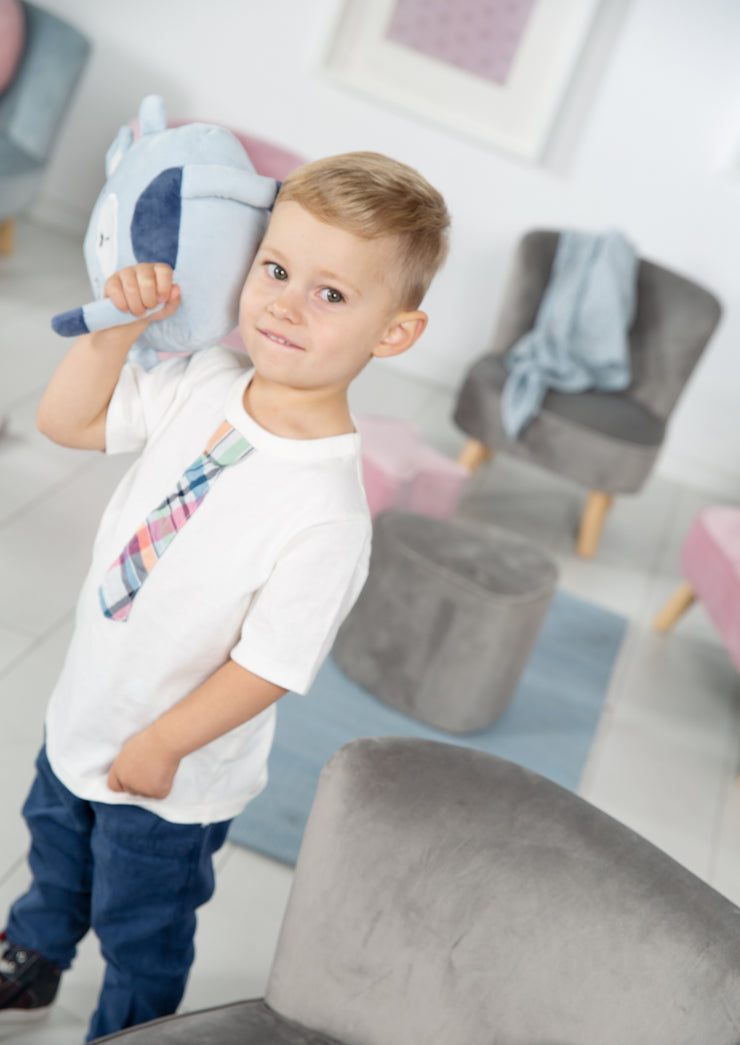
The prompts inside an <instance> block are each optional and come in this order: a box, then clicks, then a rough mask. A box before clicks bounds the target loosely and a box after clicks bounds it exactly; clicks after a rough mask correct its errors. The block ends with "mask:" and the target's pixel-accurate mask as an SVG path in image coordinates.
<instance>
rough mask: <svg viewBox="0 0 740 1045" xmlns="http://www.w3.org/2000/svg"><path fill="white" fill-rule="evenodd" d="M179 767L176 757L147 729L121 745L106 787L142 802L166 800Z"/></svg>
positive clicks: (152, 731) (153, 728) (178, 760)
mask: <svg viewBox="0 0 740 1045" xmlns="http://www.w3.org/2000/svg"><path fill="white" fill-rule="evenodd" d="M179 765H180V759H179V757H177V756H176V755H174V754H173V753H172V752H170V751H168V750H167V748H166V747H165V745H164V744H163V743H162V740H161V738H160V737H159V736H158V734H157V731H156V728H155V727H152V726H150V727H149V728H148V729H144V730H142V731H141V733H136V734H134V736H133V737H131V738H130V739H129V740H127V741H126V743H125V744H124V745H123V747H122V748H121V750H120V752H119V754H118V757H117V758H116V759H115V761H114V762H113V765H112V766H111V768H110V772H109V773H108V787H109V788H110V789H111V791H125V792H126V793H127V794H129V795H141V796H143V797H144V798H166V797H167V795H168V794H169V793H170V791H171V790H172V784H173V781H174V779H175V773H176V772H177V767H178V766H179Z"/></svg>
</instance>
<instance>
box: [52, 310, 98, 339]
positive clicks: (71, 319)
mask: <svg viewBox="0 0 740 1045" xmlns="http://www.w3.org/2000/svg"><path fill="white" fill-rule="evenodd" d="M51 326H52V330H53V331H54V333H55V334H61V336H62V337H79V336H80V335H81V334H89V333H90V328H89V327H88V325H87V323H86V321H85V313H84V312H83V311H82V309H81V308H71V309H70V310H69V312H60V313H58V315H56V316H54V318H53V319H52V321H51Z"/></svg>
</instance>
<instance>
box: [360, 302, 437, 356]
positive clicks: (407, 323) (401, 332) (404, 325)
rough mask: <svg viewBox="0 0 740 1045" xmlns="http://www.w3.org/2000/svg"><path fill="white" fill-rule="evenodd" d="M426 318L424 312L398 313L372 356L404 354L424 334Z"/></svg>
mask: <svg viewBox="0 0 740 1045" xmlns="http://www.w3.org/2000/svg"><path fill="white" fill-rule="evenodd" d="M428 318H429V317H428V316H427V314H426V312H399V314H398V315H397V316H396V317H395V318H394V320H393V322H392V323H391V324H390V326H389V327H388V329H387V331H386V332H385V336H384V337H383V338H382V339H381V340H380V341H379V342H378V344H377V346H376V348H375V351H374V352H373V355H374V356H378V357H380V358H388V357H390V356H400V355H401V353H402V352H406V351H407V350H408V349H409V348H411V346H412V345H413V344H414V342H416V341H418V340H419V338H420V337H421V335H422V334H423V333H424V329H425V327H426V325H427V322H428Z"/></svg>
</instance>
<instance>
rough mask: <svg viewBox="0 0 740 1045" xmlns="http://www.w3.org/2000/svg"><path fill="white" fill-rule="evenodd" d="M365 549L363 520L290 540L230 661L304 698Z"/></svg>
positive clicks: (359, 578) (358, 583)
mask: <svg viewBox="0 0 740 1045" xmlns="http://www.w3.org/2000/svg"><path fill="white" fill-rule="evenodd" d="M370 543H371V527H370V523H369V520H365V519H352V520H347V521H344V522H333V523H325V524H322V525H319V526H316V527H313V528H312V529H309V530H307V531H305V532H304V533H302V534H300V535H299V536H298V537H296V538H295V539H294V540H293V541H292V542H291V543H290V544H289V545H288V547H287V548H286V549H285V551H284V553H283V554H282V555H281V556H280V558H279V559H278V561H277V563H276V565H275V567H274V568H273V570H272V573H271V574H270V576H269V578H268V579H267V581H266V583H265V584H264V585H263V586H262V588H261V589H260V591H259V592H258V593H257V595H256V597H255V600H254V601H253V603H252V605H251V607H250V609H249V612H248V614H247V617H246V620H245V622H244V625H243V628H242V633H241V638H240V640H239V642H238V643H237V645H236V646H235V647H234V649H233V650H232V651H231V658H232V660H234V661H236V663H237V664H240V665H241V666H242V667H243V668H246V669H247V670H248V671H251V672H254V674H255V675H260V676H261V677H262V678H266V679H268V681H270V682H273V683H275V685H277V686H283V687H284V688H285V689H289V690H292V691H293V692H295V693H306V692H307V691H308V689H309V688H310V687H311V684H312V682H313V681H314V679H315V677H316V674H317V672H318V670H319V668H320V667H321V664H322V662H323V661H324V658H325V657H326V655H327V653H328V652H329V650H330V649H331V647H332V645H333V643H334V639H335V638H336V634H337V632H338V630H339V627H340V625H341V623H342V621H343V620H344V618H345V617H346V616H347V614H348V613H349V611H350V610H351V609H352V606H353V605H354V603H355V600H356V599H357V596H358V595H359V594H360V591H361V590H362V587H363V585H364V583H365V580H366V578H367V571H368V564H369V559H370Z"/></svg>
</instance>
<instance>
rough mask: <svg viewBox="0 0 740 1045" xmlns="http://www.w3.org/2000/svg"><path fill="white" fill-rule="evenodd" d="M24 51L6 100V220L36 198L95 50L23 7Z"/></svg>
mask: <svg viewBox="0 0 740 1045" xmlns="http://www.w3.org/2000/svg"><path fill="white" fill-rule="evenodd" d="M23 11H24V14H25V20H26V39H25V48H24V52H23V55H22V58H21V61H20V64H19V65H18V67H17V69H16V71H15V75H14V78H13V81H12V83H11V84H10V86H9V87H8V89H7V91H6V92H5V93H4V94H3V95H2V97H0V220H4V219H6V218H13V217H15V216H16V215H18V214H19V213H21V211H23V210H24V209H25V208H26V207H28V206H29V205H30V204H31V203H32V202H33V200H34V199H35V197H36V195H37V193H38V191H39V190H40V188H41V182H42V179H43V175H44V172H45V170H46V167H47V165H48V162H49V160H50V158H51V154H52V150H53V147H54V144H55V142H56V139H57V135H58V133H59V131H60V129H61V127H62V123H63V118H64V116H65V114H66V111H67V109H68V107H69V104H70V102H71V100H72V95H73V92H74V89H75V86H76V84H77V81H78V79H79V77H80V75H81V73H82V70H83V68H84V66H85V63H86V61H87V58H88V54H89V51H90V44H89V43H88V41H87V39H86V38H85V37H84V36H83V35H82V34H81V33H80V32H78V31H77V30H76V29H74V28H73V27H72V26H71V25H68V24H67V23H66V22H65V21H64V20H63V19H61V18H57V17H56V16H55V15H52V14H50V13H49V12H48V11H45V10H43V9H42V8H41V7H36V6H35V5H34V4H29V3H26V2H24V3H23Z"/></svg>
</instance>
